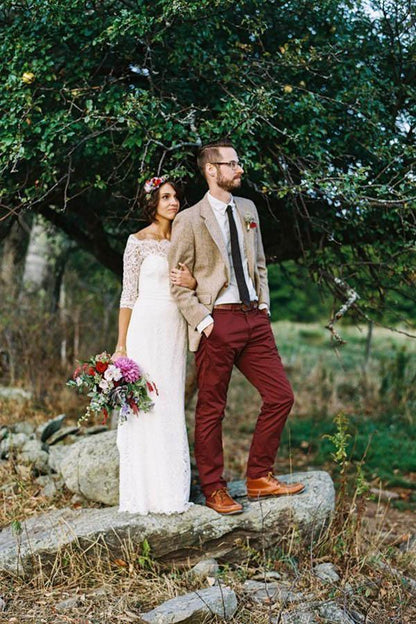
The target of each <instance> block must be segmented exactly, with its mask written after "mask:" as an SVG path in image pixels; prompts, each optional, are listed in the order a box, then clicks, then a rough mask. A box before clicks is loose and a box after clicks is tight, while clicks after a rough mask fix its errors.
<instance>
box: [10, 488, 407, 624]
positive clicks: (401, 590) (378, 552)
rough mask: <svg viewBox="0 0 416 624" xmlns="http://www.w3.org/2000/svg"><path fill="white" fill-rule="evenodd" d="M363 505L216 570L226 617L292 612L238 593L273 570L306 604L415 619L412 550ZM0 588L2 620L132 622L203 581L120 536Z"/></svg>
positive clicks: (380, 512) (375, 619)
mask: <svg viewBox="0 0 416 624" xmlns="http://www.w3.org/2000/svg"><path fill="white" fill-rule="evenodd" d="M22 499H23V494H22ZM28 504H29V505H30V501H28ZM365 511H366V503H365V500H364V499H362V498H361V497H356V498H355V499H354V498H353V499H352V500H351V499H350V500H348V501H346V500H345V499H344V500H342V501H339V502H338V507H337V512H336V514H335V517H334V519H333V522H332V523H331V525H330V526H329V527H328V528H327V529H326V530H324V531H323V532H322V534H321V535H320V536H319V537H318V538H317V539H316V540H315V541H314V542H313V543H312V542H311V543H309V544H304V543H303V542H302V541H300V539H299V535H298V533H297V530H296V529H295V528H294V527H292V528H291V529H289V530H288V532H287V534H286V535H285V536H283V538H282V541H281V543H280V545H279V547H278V548H276V549H275V550H274V551H273V552H268V553H261V552H258V551H252V550H251V549H250V548H247V547H245V548H244V550H245V559H244V562H243V563H242V564H240V565H227V564H225V565H223V566H222V568H221V574H220V583H222V584H224V585H228V586H229V587H231V588H233V589H234V590H235V592H236V594H237V597H238V602H239V609H238V614H237V615H235V616H234V618H233V619H232V620H230V621H231V622H232V623H234V624H237V623H238V624H246V623H247V624H248V623H252V624H266V623H267V624H269V623H270V622H271V618H278V616H279V614H281V613H287V612H290V611H291V610H294V609H295V608H298V605H296V604H293V605H292V604H289V603H286V604H284V603H282V602H280V601H277V602H273V603H272V602H271V603H270V604H262V605H259V604H257V603H256V602H254V601H253V599H252V598H251V597H249V596H248V595H247V594H246V593H245V592H244V590H243V583H244V581H245V580H246V579H249V578H252V577H253V576H255V575H259V574H260V575H262V574H263V573H264V572H265V571H269V570H273V571H277V572H279V574H280V575H281V579H282V582H285V583H287V584H288V585H289V586H290V588H291V590H292V591H296V592H298V591H299V592H302V593H303V594H304V596H305V600H304V601H302V607H303V608H305V607H306V606H311V607H313V605H315V604H317V603H318V602H319V603H322V602H325V601H333V600H335V601H336V602H338V604H341V605H344V607H345V608H347V609H348V610H349V611H356V612H359V613H362V614H364V616H365V617H366V618H367V619H366V622H368V623H370V622H372V623H373V624H386V623H387V622H392V623H396V622H397V623H398V624H399V623H400V624H413V622H414V621H415V617H416V607H415V606H414V604H413V603H414V596H413V597H412V593H411V591H410V589H411V588H410V589H409V587H408V586H407V585H406V581H405V577H406V576H407V577H410V578H412V577H413V578H415V576H416V561H415V557H414V551H413V553H411V552H404V551H402V550H400V549H399V548H398V543H397V544H396V546H392V545H391V544H392V539H391V537H392V535H391V534H390V536H389V537H390V538H389V539H387V538H386V530H385V528H386V526H385V525H386V518H387V517H388V510H387V508H386V507H385V506H383V505H381V504H379V505H378V508H377V523H376V524H375V525H374V524H371V525H368V524H367V522H366V516H365ZM393 543H394V540H393ZM326 561H331V562H332V563H334V564H335V565H336V567H337V569H338V572H339V574H340V577H341V580H340V582H339V583H337V584H335V585H325V584H323V583H322V582H321V581H319V580H318V579H317V578H316V577H315V575H314V574H313V572H312V570H313V566H314V565H316V564H317V563H322V562H326ZM398 571H400V572H398ZM0 586H1V588H2V589H1V592H0V593H1V595H2V596H3V598H4V599H5V600H6V602H7V603H8V608H7V611H5V612H4V613H3V614H2V616H0V621H1V622H9V623H10V624H12V623H13V622H14V623H17V622H18V623H19V624H20V623H24V622H30V623H33V624H35V623H36V624H43V623H45V624H49V623H51V624H52V623H54V624H61V623H62V624H63V623H64V622H66V623H71V624H98V623H99V624H107V623H110V622H138V621H139V614H140V612H143V611H147V610H150V609H151V608H153V607H155V606H157V605H158V604H160V603H162V602H164V601H165V600H168V599H170V598H173V597H175V596H178V595H182V594H185V593H187V592H189V591H194V590H198V589H200V588H201V587H203V586H207V584H206V583H203V582H202V583H201V582H200V581H199V582H198V581H195V580H193V579H192V578H191V577H190V575H189V574H188V570H186V569H185V570H184V569H180V570H179V569H174V568H170V569H167V568H166V567H165V568H164V567H162V566H160V565H159V564H158V563H156V562H154V561H153V560H152V558H151V553H150V554H149V555H148V556H147V555H146V553H143V550H142V549H141V548H139V547H138V546H137V545H136V544H134V543H132V542H128V541H125V542H123V544H122V554H121V555H120V556H119V557H118V558H114V556H113V555H112V554H111V552H110V551H109V550H108V548H107V546H106V545H104V544H102V543H100V542H99V541H97V542H96V543H95V544H94V545H92V546H91V547H90V548H88V549H87V550H84V551H83V550H81V549H80V548H78V547H77V546H76V545H72V546H70V547H66V548H64V549H62V550H61V551H60V552H59V553H58V554H57V555H56V557H55V559H54V560H53V561H51V562H50V564H49V565H45V564H44V565H42V564H40V562H34V569H33V573H32V574H31V575H30V576H28V577H27V578H26V579H22V578H20V577H13V576H12V575H10V574H2V575H1V576H0ZM72 597H77V598H78V602H77V605H76V606H74V607H73V608H72V609H68V610H66V611H64V612H61V613H60V612H57V611H56V609H55V606H56V604H57V603H59V602H60V601H61V600H65V599H67V598H72ZM13 618H17V619H13ZM211 621H213V622H215V620H211ZM219 621H220V620H219V619H218V622H219ZM276 621H277V620H276Z"/></svg>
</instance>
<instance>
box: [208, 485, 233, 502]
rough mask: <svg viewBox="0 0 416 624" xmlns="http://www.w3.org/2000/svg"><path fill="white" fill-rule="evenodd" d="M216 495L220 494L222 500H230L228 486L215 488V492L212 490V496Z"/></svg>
mask: <svg viewBox="0 0 416 624" xmlns="http://www.w3.org/2000/svg"><path fill="white" fill-rule="evenodd" d="M214 496H218V497H219V498H220V500H221V502H224V501H228V500H229V498H230V495H229V493H228V490H227V488H219V489H218V490H214V491H213V492H211V494H210V498H211V497H214Z"/></svg>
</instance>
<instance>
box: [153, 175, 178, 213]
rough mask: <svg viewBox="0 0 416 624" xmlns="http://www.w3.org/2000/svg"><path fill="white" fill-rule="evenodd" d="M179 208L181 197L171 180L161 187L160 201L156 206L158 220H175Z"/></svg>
mask: <svg viewBox="0 0 416 624" xmlns="http://www.w3.org/2000/svg"><path fill="white" fill-rule="evenodd" d="M178 210H179V199H178V197H177V195H176V191H175V189H174V188H173V186H172V185H171V184H169V182H166V184H162V186H161V187H160V188H159V203H158V205H157V208H156V215H155V216H156V221H160V220H162V219H167V220H168V221H173V219H174V218H175V217H176V213H177V212H178Z"/></svg>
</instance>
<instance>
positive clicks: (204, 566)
mask: <svg viewBox="0 0 416 624" xmlns="http://www.w3.org/2000/svg"><path fill="white" fill-rule="evenodd" d="M219 569H220V566H219V565H218V563H217V561H216V560H215V559H202V560H201V561H199V562H198V563H197V564H196V565H194V567H193V568H192V570H190V571H189V576H190V577H192V578H194V579H199V580H201V581H202V580H204V579H206V578H208V577H215V576H217V574H218V572H219Z"/></svg>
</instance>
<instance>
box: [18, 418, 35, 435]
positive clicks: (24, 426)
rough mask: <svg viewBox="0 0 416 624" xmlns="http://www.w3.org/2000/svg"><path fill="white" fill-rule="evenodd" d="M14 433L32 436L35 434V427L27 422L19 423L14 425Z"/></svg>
mask: <svg viewBox="0 0 416 624" xmlns="http://www.w3.org/2000/svg"><path fill="white" fill-rule="evenodd" d="M12 431H13V433H24V434H26V435H27V436H30V435H32V433H35V425H34V424H33V423H30V422H27V421H21V422H17V423H14V425H12Z"/></svg>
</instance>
